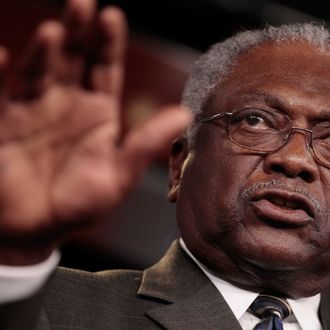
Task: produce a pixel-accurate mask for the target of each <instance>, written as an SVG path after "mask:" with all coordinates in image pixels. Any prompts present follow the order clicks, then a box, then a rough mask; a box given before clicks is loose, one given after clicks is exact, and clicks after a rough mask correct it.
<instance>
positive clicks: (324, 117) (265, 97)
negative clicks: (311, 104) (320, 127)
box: [241, 90, 330, 121]
mask: <svg viewBox="0 0 330 330" xmlns="http://www.w3.org/2000/svg"><path fill="white" fill-rule="evenodd" d="M249 100H251V101H253V100H255V101H263V102H265V103H266V104H267V105H269V106H271V107H274V108H276V109H278V110H280V111H281V112H285V113H287V112H288V111H287V110H286V109H289V108H290V105H289V104H288V102H287V101H286V100H285V99H284V98H283V97H281V96H278V95H274V94H270V93H268V92H266V91H262V90H261V91H255V92H252V93H249V94H246V95H244V96H242V98H241V101H249ZM317 119H318V121H329V120H330V108H329V109H320V112H319V114H318V115H317Z"/></svg>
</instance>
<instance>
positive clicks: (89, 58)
mask: <svg viewBox="0 0 330 330" xmlns="http://www.w3.org/2000/svg"><path fill="white" fill-rule="evenodd" d="M126 34H127V31H126V23H125V18H124V16H123V14H122V13H121V11H120V10H119V9H117V8H113V7H110V8H105V9H103V10H102V11H101V12H99V13H97V11H96V1H94V0H69V1H68V4H67V7H66V10H65V15H64V19H63V22H57V21H48V22H45V23H43V24H42V25H41V26H40V27H39V28H38V30H37V32H36V34H35V36H34V38H33V40H32V42H31V44H30V45H29V46H28V48H27V51H26V54H24V56H23V58H22V61H21V62H20V66H19V70H18V73H17V77H16V78H17V79H16V80H17V82H16V88H15V90H14V91H10V90H9V88H7V85H8V84H7V83H6V78H5V72H6V69H7V66H8V63H9V57H10V56H9V55H8V54H9V52H8V51H7V50H6V49H3V48H2V49H0V242H1V243H0V262H5V263H11V264H24V263H32V262H36V261H39V259H40V260H41V259H42V258H44V256H45V254H47V253H49V250H50V249H51V248H52V247H53V246H54V244H56V242H57V241H58V240H60V239H61V238H62V236H63V235H64V234H65V233H66V232H67V231H68V230H71V228H73V227H75V226H77V225H80V224H82V223H84V222H86V221H93V219H94V218H99V217H100V216H102V215H104V214H108V213H109V212H111V210H112V209H113V208H115V207H116V206H117V205H118V204H119V203H121V202H122V201H123V199H124V198H125V196H126V194H127V192H128V191H130V190H131V189H132V188H133V187H134V185H135V183H136V182H137V180H138V178H139V176H140V175H141V174H142V172H143V170H144V169H145V168H146V166H147V165H148V164H149V163H150V162H151V161H152V159H153V158H154V157H155V156H157V154H158V152H159V150H161V149H163V148H164V146H165V145H168V144H169V143H170V141H171V140H172V139H173V138H174V137H175V136H177V135H178V134H179V133H180V131H182V129H183V128H184V127H185V126H186V125H187V124H188V123H189V121H190V115H189V114H188V113H187V112H186V111H184V110H182V109H181V108H180V107H178V106H173V107H169V108H167V109H164V110H163V111H160V112H159V114H158V115H157V116H155V117H153V118H151V119H150V120H149V121H147V122H146V123H145V124H144V125H142V126H141V127H139V128H137V129H135V130H134V131H132V132H128V133H127V134H126V135H125V136H122V134H121V122H120V119H121V115H120V108H121V105H120V99H121V91H122V85H123V71H124V62H123V60H124V53H125V47H126ZM42 249H45V250H44V252H41V250H42ZM1 251H3V256H4V257H1ZM12 251H15V253H12ZM22 251H25V252H24V253H23V252H22ZM26 251H32V252H31V253H29V252H26ZM39 251H40V253H39ZM14 254H15V261H14V259H13V258H12V257H11V256H12V255H14ZM21 257H22V258H21ZM23 257H24V258H23ZM23 259H24V260H23Z"/></svg>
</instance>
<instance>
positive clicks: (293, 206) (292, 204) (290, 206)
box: [285, 201, 296, 209]
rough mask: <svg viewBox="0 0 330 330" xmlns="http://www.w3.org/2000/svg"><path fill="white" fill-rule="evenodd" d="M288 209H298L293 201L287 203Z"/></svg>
mask: <svg viewBox="0 0 330 330" xmlns="http://www.w3.org/2000/svg"><path fill="white" fill-rule="evenodd" d="M285 206H286V207H289V208H290V209H295V208H296V203H294V202H293V201H287V202H286V203H285Z"/></svg>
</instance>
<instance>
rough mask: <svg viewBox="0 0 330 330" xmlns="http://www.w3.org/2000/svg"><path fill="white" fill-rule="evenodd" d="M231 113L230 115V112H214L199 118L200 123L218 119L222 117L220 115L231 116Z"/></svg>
mask: <svg viewBox="0 0 330 330" xmlns="http://www.w3.org/2000/svg"><path fill="white" fill-rule="evenodd" d="M231 115H232V113H231V112H222V113H216V114H215V115H212V116H209V117H206V118H203V119H201V120H200V123H206V122H209V121H212V120H215V119H219V118H222V117H225V116H231Z"/></svg>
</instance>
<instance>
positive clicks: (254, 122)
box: [245, 115, 265, 126]
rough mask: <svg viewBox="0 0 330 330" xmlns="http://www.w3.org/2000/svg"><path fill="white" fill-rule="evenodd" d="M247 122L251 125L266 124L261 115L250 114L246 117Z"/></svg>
mask: <svg viewBox="0 0 330 330" xmlns="http://www.w3.org/2000/svg"><path fill="white" fill-rule="evenodd" d="M245 121H246V123H247V124H249V125H251V126H257V125H264V124H265V123H264V120H263V119H262V118H261V117H259V116H254V115H249V116H247V117H246V118H245Z"/></svg>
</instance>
